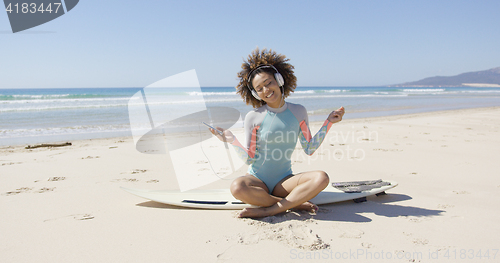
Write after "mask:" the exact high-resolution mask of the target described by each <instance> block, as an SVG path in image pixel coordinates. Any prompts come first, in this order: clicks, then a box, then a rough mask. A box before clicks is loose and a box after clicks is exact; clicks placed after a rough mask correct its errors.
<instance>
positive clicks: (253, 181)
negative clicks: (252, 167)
mask: <svg viewBox="0 0 500 263" xmlns="http://www.w3.org/2000/svg"><path fill="white" fill-rule="evenodd" d="M230 190H231V194H232V195H233V196H234V197H235V198H236V199H238V200H241V201H243V202H245V203H247V204H251V205H256V206H262V207H268V206H272V205H274V204H276V203H277V202H279V201H280V200H281V198H278V197H276V196H272V195H270V194H269V189H268V188H267V186H266V184H264V183H263V182H262V181H261V180H260V179H259V178H257V177H255V176H253V175H251V174H246V175H245V176H242V177H238V178H236V179H235V180H234V181H233V183H232V184H231V188H230Z"/></svg>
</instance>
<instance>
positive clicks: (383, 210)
mask: <svg viewBox="0 0 500 263" xmlns="http://www.w3.org/2000/svg"><path fill="white" fill-rule="evenodd" d="M367 199H368V201H367V202H363V203H354V202H353V201H345V202H340V203H334V204H329V205H321V206H320V207H319V208H320V209H319V211H318V213H317V214H310V213H307V212H303V211H298V212H296V211H291V212H287V213H283V214H278V215H275V216H271V217H265V218H260V219H258V220H259V221H264V222H268V223H281V222H283V221H288V220H307V219H315V220H324V221H341V222H358V223H363V222H371V221H372V219H370V218H368V217H366V216H363V215H361V214H366V213H373V214H375V215H378V216H385V217H400V216H412V217H426V216H439V215H441V214H442V213H443V212H445V211H444V210H433V209H426V208H420V207H412V206H403V205H398V204H393V203H396V202H402V201H406V200H411V199H412V198H411V197H410V196H408V195H403V194H387V195H381V196H369V197H368V198H367ZM137 206H142V207H152V208H160V209H179V210H200V209H197V208H185V207H178V206H172V205H166V204H162V203H158V202H154V201H148V202H143V203H140V204H137Z"/></svg>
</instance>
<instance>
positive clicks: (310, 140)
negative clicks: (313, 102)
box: [232, 102, 332, 193]
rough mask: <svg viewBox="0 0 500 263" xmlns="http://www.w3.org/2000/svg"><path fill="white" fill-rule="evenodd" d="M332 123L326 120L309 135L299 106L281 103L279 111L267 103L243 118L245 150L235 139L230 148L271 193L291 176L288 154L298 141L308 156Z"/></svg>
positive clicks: (305, 119) (307, 126)
mask: <svg viewBox="0 0 500 263" xmlns="http://www.w3.org/2000/svg"><path fill="white" fill-rule="evenodd" d="M331 126H332V123H331V122H329V121H328V120H326V121H325V122H324V123H323V126H322V127H321V128H320V129H319V131H318V132H317V133H316V135H314V137H312V136H311V132H310V130H309V120H308V117H307V111H306V109H305V108H304V106H302V105H300V104H293V103H288V102H287V103H285V105H283V107H281V108H278V109H276V108H271V107H269V106H268V105H267V104H266V105H264V106H261V107H259V108H257V109H254V110H253V111H250V112H249V113H248V114H247V115H246V117H245V136H246V147H244V146H242V145H241V144H240V142H238V140H237V139H236V138H235V140H234V141H233V143H232V145H233V146H235V147H234V148H235V149H236V151H237V152H238V154H239V156H240V157H241V158H242V159H243V161H245V162H246V163H247V164H249V165H250V167H248V173H249V174H251V175H253V176H255V177H257V178H258V179H260V180H261V181H262V182H264V183H265V184H266V186H267V188H268V189H269V193H272V192H273V189H274V187H275V186H276V184H278V183H279V182H280V181H281V180H282V179H283V178H285V177H287V176H288V175H291V174H292V163H291V157H292V153H293V151H294V149H295V146H296V145H297V139H299V140H300V143H301V145H302V148H303V149H304V152H305V153H306V154H307V155H312V154H313V153H314V151H316V149H318V148H319V146H320V145H321V143H322V142H323V140H324V138H325V136H326V134H327V133H328V130H329V129H330V127H331Z"/></svg>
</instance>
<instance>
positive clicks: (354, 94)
mask: <svg viewBox="0 0 500 263" xmlns="http://www.w3.org/2000/svg"><path fill="white" fill-rule="evenodd" d="M141 90H142V89H141V88H67V89H0V146H9V145H25V144H35V143H49V142H56V141H71V140H80V139H94V138H107V137H121V136H131V135H132V133H131V128H130V121H129V112H128V109H129V103H133V102H134V101H133V100H131V99H132V97H133V96H134V94H136V93H137V92H140V91H141ZM169 92H170V93H169ZM169 92H167V93H165V94H163V95H162V96H164V97H165V98H167V97H169V96H171V97H170V98H174V96H175V104H174V106H173V107H176V109H177V110H178V111H180V112H182V111H183V109H186V108H190V107H194V106H196V107H199V106H200V104H201V105H202V104H203V103H204V104H205V105H206V107H214V106H217V107H230V108H233V109H236V110H237V111H239V113H240V115H241V116H242V118H243V117H244V116H245V115H246V113H247V112H248V111H250V110H251V109H252V108H251V106H248V105H246V104H245V103H244V102H243V100H242V99H241V98H240V97H239V95H238V94H236V93H235V90H234V88H233V87H206V88H204V87H202V88H201V94H199V92H196V91H189V90H175V89H171V90H170V91H169ZM200 95H202V98H203V99H201V100H200V99H199V98H200ZM286 100H287V101H288V102H292V103H299V104H302V105H304V106H305V107H306V109H307V111H308V114H309V120H310V121H323V120H324V119H325V118H326V116H327V115H328V113H330V112H331V111H332V110H334V109H337V108H338V107H340V106H344V107H345V109H346V115H345V116H344V119H352V118H362V117H375V116H388V115H397V114H408V113H420V112H429V111H440V110H452V109H464V108H477V107H490V106H500V88H475V87H437V88H435V87H433V88H430V87H429V88H425V87H421V88H402V87H298V88H297V89H296V90H295V92H294V93H292V94H291V95H290V97H288V98H287V99H286ZM196 107H195V108H196ZM468 118H473V116H468V117H467V118H464V121H467V119H468Z"/></svg>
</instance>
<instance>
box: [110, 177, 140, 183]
mask: <svg viewBox="0 0 500 263" xmlns="http://www.w3.org/2000/svg"><path fill="white" fill-rule="evenodd" d="M138 181H139V180H137V179H135V178H122V179H113V180H112V181H111V182H113V183H117V182H138Z"/></svg>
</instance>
